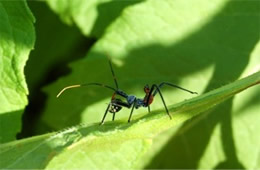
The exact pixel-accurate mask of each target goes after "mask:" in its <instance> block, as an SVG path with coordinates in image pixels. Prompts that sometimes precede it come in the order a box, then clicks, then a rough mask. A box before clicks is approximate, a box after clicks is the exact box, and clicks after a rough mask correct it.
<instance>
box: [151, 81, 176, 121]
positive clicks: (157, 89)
mask: <svg viewBox="0 0 260 170" xmlns="http://www.w3.org/2000/svg"><path fill="white" fill-rule="evenodd" d="M153 87H155V89H156V91H158V93H159V95H160V97H161V99H162V102H163V105H164V107H165V110H166V112H167V114H168V116H169V117H170V119H172V117H171V115H170V113H169V110H168V108H167V106H166V104H165V101H164V98H163V95H162V93H161V91H160V88H159V87H158V86H157V85H156V84H153V86H152V89H154V88H153Z"/></svg>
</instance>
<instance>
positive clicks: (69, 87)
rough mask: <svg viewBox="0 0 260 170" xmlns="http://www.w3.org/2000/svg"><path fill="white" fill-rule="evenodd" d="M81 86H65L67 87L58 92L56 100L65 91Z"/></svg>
mask: <svg viewBox="0 0 260 170" xmlns="http://www.w3.org/2000/svg"><path fill="white" fill-rule="evenodd" d="M80 86H81V85H80V84H76V85H71V86H67V87H64V88H63V89H62V90H61V91H60V92H59V94H58V95H57V96H56V97H57V98H58V97H59V96H60V95H61V94H62V93H63V92H64V91H65V90H67V89H72V88H76V87H80Z"/></svg>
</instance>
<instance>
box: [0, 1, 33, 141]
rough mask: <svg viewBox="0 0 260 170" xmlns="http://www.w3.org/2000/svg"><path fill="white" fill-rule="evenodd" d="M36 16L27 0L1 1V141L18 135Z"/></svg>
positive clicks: (25, 94) (26, 91) (12, 138)
mask: <svg viewBox="0 0 260 170" xmlns="http://www.w3.org/2000/svg"><path fill="white" fill-rule="evenodd" d="M33 22H34V17H33V15H32V13H31V12H30V10H29V8H28V7H27V4H26V2H25V1H12V2H8V1H1V2H0V25H1V26H0V37H1V38H0V59H1V62H0V77H1V79H0V143H1V142H7V141H11V140H14V139H15V136H16V134H17V132H19V131H20V130H21V115H22V113H23V109H24V108H25V106H26V105H27V95H28V90H27V86H26V82H25V77H24V73H23V70H24V66H25V62H26V60H27V59H28V55H29V52H30V50H31V49H32V48H33V45H34V41H35V35H34V27H33Z"/></svg>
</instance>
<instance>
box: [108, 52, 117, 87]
mask: <svg viewBox="0 0 260 170" xmlns="http://www.w3.org/2000/svg"><path fill="white" fill-rule="evenodd" d="M107 58H108V62H109V66H110V70H111V73H112V76H113V79H114V81H115V84H116V89H118V83H117V80H116V76H115V73H114V70H113V67H112V63H111V60H110V57H107Z"/></svg>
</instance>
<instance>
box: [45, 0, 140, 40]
mask: <svg viewBox="0 0 260 170" xmlns="http://www.w3.org/2000/svg"><path fill="white" fill-rule="evenodd" d="M142 2H144V1H142V0H133V1H128V0H127V1H124V0H123V1H121V0H120V1H118V0H91V1H81V0H74V1H70V0H48V1H47V3H48V4H49V6H50V7H51V8H52V9H53V11H55V12H56V13H57V14H59V16H60V17H61V19H62V20H63V21H64V22H65V23H68V24H72V23H75V24H76V25H77V26H78V27H79V28H80V29H81V31H82V32H83V34H84V35H87V36H94V37H101V35H102V34H103V33H104V31H105V29H106V27H108V26H109V25H110V24H111V23H113V22H114V21H115V20H116V19H117V18H118V17H119V16H120V15H121V13H122V11H123V10H124V9H125V8H127V7H128V6H132V5H135V4H138V3H142Z"/></svg>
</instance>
